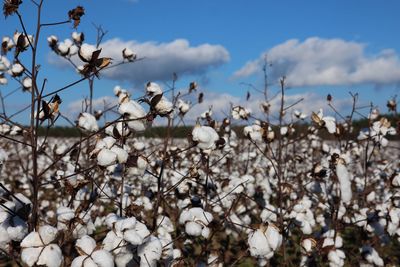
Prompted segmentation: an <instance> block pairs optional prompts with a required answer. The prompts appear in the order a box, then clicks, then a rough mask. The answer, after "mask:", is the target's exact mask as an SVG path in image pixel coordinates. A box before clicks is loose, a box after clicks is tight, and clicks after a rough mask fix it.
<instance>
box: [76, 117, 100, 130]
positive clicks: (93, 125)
mask: <svg viewBox="0 0 400 267" xmlns="http://www.w3.org/2000/svg"><path fill="white" fill-rule="evenodd" d="M78 126H79V127H80V128H82V129H83V130H85V131H87V132H97V131H98V130H99V126H98V124H97V120H96V118H95V117H94V116H93V115H92V114H90V113H87V112H83V113H81V114H80V115H79V116H78Z"/></svg>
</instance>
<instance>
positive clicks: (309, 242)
mask: <svg viewBox="0 0 400 267" xmlns="http://www.w3.org/2000/svg"><path fill="white" fill-rule="evenodd" d="M316 244H317V242H316V241H315V240H314V239H312V238H306V239H304V240H303V241H301V247H302V249H303V250H304V252H305V253H310V252H312V250H313V249H314V247H315V246H316Z"/></svg>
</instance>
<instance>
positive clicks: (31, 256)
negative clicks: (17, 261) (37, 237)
mask: <svg viewBox="0 0 400 267" xmlns="http://www.w3.org/2000/svg"><path fill="white" fill-rule="evenodd" d="M42 249H43V248H42V247H38V248H35V247H29V248H24V249H22V252H21V260H22V262H23V263H25V264H26V265H28V266H33V265H34V264H35V263H36V262H37V260H38V259H39V255H40V252H41V251H42Z"/></svg>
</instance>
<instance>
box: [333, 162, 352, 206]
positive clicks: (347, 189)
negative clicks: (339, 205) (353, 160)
mask: <svg viewBox="0 0 400 267" xmlns="http://www.w3.org/2000/svg"><path fill="white" fill-rule="evenodd" d="M336 175H337V177H338V179H339V186H340V196H341V199H342V201H343V203H346V204H348V203H350V201H351V198H352V191H351V181H350V173H349V172H348V170H347V168H346V166H345V165H344V164H342V163H341V162H339V163H338V164H337V165H336Z"/></svg>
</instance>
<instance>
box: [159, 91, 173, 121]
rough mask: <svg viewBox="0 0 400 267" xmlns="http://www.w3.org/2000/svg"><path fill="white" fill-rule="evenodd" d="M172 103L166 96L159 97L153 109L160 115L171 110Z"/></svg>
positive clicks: (166, 113)
mask: <svg viewBox="0 0 400 267" xmlns="http://www.w3.org/2000/svg"><path fill="white" fill-rule="evenodd" d="M173 107H174V105H173V104H172V102H170V101H169V100H168V99H167V98H166V97H164V96H163V97H161V99H160V101H158V103H157V104H156V105H155V107H154V109H155V110H156V111H157V114H159V115H161V116H165V115H168V114H169V113H171V112H172V110H173Z"/></svg>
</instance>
